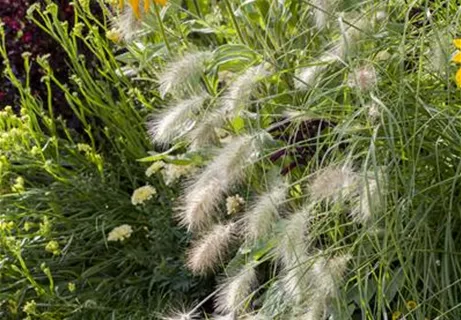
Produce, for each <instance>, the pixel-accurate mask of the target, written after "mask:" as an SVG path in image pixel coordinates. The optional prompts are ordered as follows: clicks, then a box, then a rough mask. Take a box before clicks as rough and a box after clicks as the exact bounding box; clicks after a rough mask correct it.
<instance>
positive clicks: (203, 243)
mask: <svg viewBox="0 0 461 320" xmlns="http://www.w3.org/2000/svg"><path fill="white" fill-rule="evenodd" d="M234 229H235V224H233V223H230V224H227V225H221V224H218V225H215V226H214V227H213V229H211V231H209V232H208V233H207V234H205V235H204V236H203V237H202V238H201V239H199V240H197V241H196V242H195V243H194V244H193V245H192V247H191V248H190V249H189V252H188V254H187V267H188V268H189V269H190V270H191V271H192V272H193V273H194V274H198V275H204V274H206V273H208V272H211V271H213V270H215V269H216V268H217V266H218V265H219V264H220V263H223V261H224V259H225V258H226V257H227V254H228V252H227V250H228V248H229V245H230V244H231V242H232V240H233V238H234V231H235V230H234Z"/></svg>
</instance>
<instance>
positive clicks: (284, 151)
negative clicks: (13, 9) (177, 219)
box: [0, 0, 461, 319]
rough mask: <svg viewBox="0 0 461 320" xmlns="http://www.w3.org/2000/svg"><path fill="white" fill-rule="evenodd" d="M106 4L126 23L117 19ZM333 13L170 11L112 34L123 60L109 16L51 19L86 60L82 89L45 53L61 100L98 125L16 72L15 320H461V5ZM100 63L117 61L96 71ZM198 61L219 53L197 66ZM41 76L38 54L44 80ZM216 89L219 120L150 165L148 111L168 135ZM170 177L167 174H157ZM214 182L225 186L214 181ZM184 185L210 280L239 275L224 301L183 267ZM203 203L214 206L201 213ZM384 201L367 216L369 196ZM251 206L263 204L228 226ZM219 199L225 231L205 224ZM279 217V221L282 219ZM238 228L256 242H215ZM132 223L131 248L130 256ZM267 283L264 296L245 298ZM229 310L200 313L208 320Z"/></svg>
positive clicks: (8, 144)
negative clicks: (178, 308)
mask: <svg viewBox="0 0 461 320" xmlns="http://www.w3.org/2000/svg"><path fill="white" fill-rule="evenodd" d="M325 3H329V2H328V1H327V2H325ZM100 4H101V7H102V9H103V10H104V13H105V15H106V17H107V18H108V19H109V17H111V16H112V14H113V13H112V11H111V10H109V8H108V7H106V5H105V4H104V3H103V2H102V1H101V2H100ZM331 4H333V1H332V2H331ZM322 5H323V4H322V1H298V0H285V1H276V0H255V1H251V0H250V1H244V2H242V1H237V0H224V1H213V0H209V1H208V0H207V1H202V0H190V1H189V0H187V1H171V2H170V3H169V4H168V5H167V6H166V7H160V6H153V7H152V10H151V12H150V13H148V14H145V15H144V16H143V19H142V23H139V21H138V22H137V23H136V24H135V26H133V29H134V30H132V31H133V32H134V36H132V35H131V36H132V37H131V38H130V39H128V37H127V38H125V39H122V38H123V37H118V36H117V34H118V33H121V34H123V32H122V31H125V30H117V29H112V30H111V32H112V34H111V35H112V36H114V37H111V38H113V39H115V40H118V41H116V43H115V44H111V43H110V40H109V39H107V38H106V32H107V31H108V29H109V28H108V23H109V21H98V20H97V19H96V18H95V17H94V16H92V14H91V12H89V11H88V10H87V9H85V8H81V7H80V6H78V5H76V8H77V16H76V23H75V25H74V26H73V27H72V28H71V27H70V26H68V25H67V24H63V23H61V22H60V21H59V19H58V17H57V13H56V7H55V6H54V5H49V6H48V7H47V8H46V9H41V10H38V8H35V9H33V10H31V15H32V16H33V19H34V21H35V23H37V24H38V25H40V26H41V27H42V28H43V29H44V30H45V31H47V32H48V33H49V34H50V36H51V37H53V38H54V39H56V41H57V42H59V43H60V44H61V45H62V46H63V48H64V49H65V50H66V53H67V55H68V57H69V65H70V67H71V68H72V70H73V72H74V73H75V74H74V75H73V76H72V77H71V79H70V82H69V83H68V84H63V83H60V82H59V81H58V80H57V79H56V78H54V77H53V70H51V69H50V68H49V67H48V65H47V62H46V59H45V58H41V59H37V62H36V63H39V64H40V65H41V66H42V68H43V70H44V78H43V80H44V81H45V83H47V82H53V83H55V84H56V85H57V86H58V87H59V88H61V90H63V91H64V92H65V96H66V99H67V101H68V103H69V106H70V107H71V108H72V110H73V112H74V114H75V115H76V117H77V118H78V120H79V122H80V124H81V128H82V130H81V132H74V131H71V130H69V129H68V126H67V125H66V123H65V121H64V120H60V119H58V117H56V116H54V114H55V110H53V106H52V103H51V101H44V102H42V101H38V100H37V99H36V98H35V97H34V96H33V95H32V93H31V92H29V91H28V90H27V79H26V81H25V82H21V81H20V80H19V79H16V78H15V76H14V72H12V70H11V69H8V66H7V69H6V70H7V76H8V77H9V78H10V80H11V81H12V82H13V83H14V84H15V85H16V87H18V89H19V92H20V94H21V101H22V105H21V107H22V108H21V112H22V114H23V115H24V116H25V118H24V119H19V118H18V117H16V116H14V115H12V114H11V112H10V111H6V113H2V120H1V121H3V122H2V130H3V131H4V132H5V133H6V132H8V134H3V135H2V137H1V139H2V140H0V146H2V150H7V151H6V152H3V151H2V152H3V154H2V158H1V163H0V164H1V167H0V177H1V180H0V182H1V184H0V190H1V191H2V193H1V194H2V195H1V197H0V204H1V205H2V209H3V208H5V210H4V212H5V214H4V217H3V218H2V219H3V220H2V222H1V224H0V229H1V232H2V233H1V235H2V236H1V241H2V246H1V248H2V252H1V254H2V260H1V261H2V264H1V269H0V275H1V276H2V280H3V279H6V280H5V283H6V286H5V289H2V291H1V295H2V296H1V298H2V301H3V304H2V308H3V309H2V310H5V311H4V314H5V315H8V316H10V315H13V318H14V317H16V313H17V314H21V316H25V315H24V314H23V313H24V312H26V313H29V315H30V316H31V317H32V316H36V317H42V318H43V319H54V318H60V317H61V316H64V317H68V318H75V319H79V318H82V317H84V318H85V319H86V318H88V319H91V318H94V319H99V318H101V317H108V316H112V317H113V318H121V319H145V318H155V317H158V312H159V311H161V310H162V309H164V306H165V304H171V305H172V306H174V305H175V303H177V302H179V301H182V300H184V301H186V302H190V301H191V300H194V299H200V298H203V297H204V296H205V295H207V294H208V293H209V294H210V296H208V299H210V298H213V299H215V300H216V303H215V307H217V308H213V310H214V311H220V313H223V314H224V313H227V315H230V316H239V317H240V316H248V317H251V316H259V315H261V316H264V317H267V318H270V319H290V318H301V317H305V318H306V319H310V318H308V317H309V316H313V314H314V315H315V316H317V317H316V318H315V319H317V318H318V319H322V317H323V316H324V315H329V316H332V317H334V318H335V319H336V318H337V319H349V318H353V319H362V318H363V319H376V318H380V317H387V318H389V319H397V318H398V317H399V315H398V312H400V313H401V315H404V316H405V318H406V319H424V317H428V318H448V319H458V318H459V315H460V314H461V313H460V311H459V303H458V301H459V300H460V299H459V298H460V297H459V296H460V295H461V286H460V283H459V277H460V273H461V267H460V261H459V252H460V246H459V243H460V241H459V232H458V231H457V230H458V229H459V226H460V224H461V219H460V218H459V217H460V216H459V210H458V207H459V206H460V203H459V200H458V198H459V196H458V194H459V193H460V191H461V190H460V186H459V183H458V177H459V171H460V170H459V168H460V165H459V156H458V154H459V146H458V142H457V141H459V138H460V137H459V132H460V131H461V123H460V122H459V115H458V113H459V106H460V105H461V100H460V96H459V91H458V89H457V88H456V86H455V84H454V82H453V80H452V74H453V73H454V69H453V68H452V66H451V65H450V63H449V57H450V53H451V51H452V50H454V48H452V47H451V46H450V39H451V38H452V36H453V35H456V34H457V33H458V29H459V25H458V24H457V23H456V21H457V20H456V17H457V16H458V15H459V13H458V8H457V6H456V4H455V3H448V2H440V1H430V2H429V1H427V2H421V3H420V2H418V1H417V2H414V3H412V4H408V3H405V2H401V1H389V2H386V3H383V2H382V1H368V2H362V1H337V6H336V7H334V6H333V7H331V8H328V10H325V8H319V7H318V6H322ZM124 10H129V8H128V7H127V8H125V9H124ZM322 10H323V11H322ZM319 13H322V14H325V15H324V16H321V15H319ZM118 18H119V17H115V19H118ZM107 35H109V33H107ZM82 46H84V47H86V48H88V49H89V50H90V51H91V52H92V53H93V54H94V55H95V56H96V57H97V61H98V62H97V64H96V65H91V66H90V65H88V64H87V63H86V62H85V59H84V58H83V57H82V56H80V55H79V52H80V48H81V47H82ZM114 50H115V52H118V53H119V54H118V55H115V54H114V53H113V52H114ZM197 52H211V54H209V55H208V54H204V55H203V57H205V58H204V59H203V61H202V60H200V63H197V64H194V62H195V61H194V59H192V60H187V59H188V58H189V59H190V54H191V53H197ZM2 53H3V58H4V59H7V57H5V54H4V51H2ZM203 57H202V58H203ZM184 59H185V60H184ZM181 61H182V62H183V63H181ZM184 61H186V62H188V63H189V64H188V63H185V64H184ZM29 63H30V60H29V59H28V57H27V56H25V65H26V69H27V66H28V64H29ZM175 66H176V69H175ZM178 66H180V67H178ZM188 67H190V68H191V69H189V68H188ZM168 72H170V77H169V78H168V77H166V76H165V74H167V73H168ZM171 74H173V75H174V76H171ZM197 75H198V76H197ZM188 76H190V77H188ZM167 80H168V81H170V83H166V84H167V85H166V86H164V87H165V88H169V89H168V90H166V89H165V90H163V91H164V92H159V90H158V86H157V84H156V82H158V83H159V85H160V87H162V85H163V84H165V82H167ZM172 82H174V86H173V85H171V84H172ZM178 83H179V85H177V84H178ZM160 91H162V90H160ZM202 92H206V93H207V94H208V95H209V98H207V99H206V102H205V103H204V104H203V107H202V108H201V109H200V110H198V111H197V112H189V113H187V112H186V114H187V116H188V117H186V118H187V121H185V122H184V123H180V124H179V126H178V127H179V128H173V126H172V127H171V128H169V129H171V130H173V129H174V130H176V131H175V132H174V133H175V135H173V136H174V139H172V141H170V142H171V145H170V146H168V147H167V148H164V147H165V146H164V145H162V146H157V147H156V152H153V153H151V154H150V155H148V153H149V152H148V150H149V145H148V141H147V137H146V134H145V120H146V116H147V114H148V113H150V112H152V113H153V118H154V119H156V120H155V121H162V119H163V117H165V115H166V114H168V112H170V111H172V110H174V108H175V106H177V105H178V104H179V103H178V101H183V100H182V99H186V101H187V98H189V97H191V96H194V95H197V94H200V93H202ZM161 97H164V98H161ZM186 111H187V110H186ZM194 111H195V110H194ZM162 112H163V113H162ZM223 115H225V116H223ZM5 119H6V120H5ZM322 124H328V125H324V126H322ZM157 125H158V124H156V123H155V122H154V123H153V125H152V126H153V128H152V130H151V131H152V132H151V133H152V135H153V136H154V140H155V135H156V134H158V132H156V129H158V126H157ZM175 125H176V124H175ZM13 128H17V130H12V129H13ZM167 129H168V128H167ZM198 129H200V130H198ZM176 133H177V134H176ZM236 137H237V138H236ZM238 137H240V138H241V140H239V139H238ZM255 137H257V138H255ZM229 140H231V143H230V144H229V143H228V141H229ZM232 141H237V142H239V143H236V144H235V146H238V148H235V150H232V148H229V147H228V146H233V144H232V143H233V142H232ZM248 141H250V142H254V143H248ZM198 142H200V143H198ZM260 142H262V143H260ZM254 147H258V148H259V149H257V150H253V149H251V148H254ZM248 148H250V149H248ZM165 150H166V151H165ZM251 151H255V152H251ZM239 152H241V153H239ZM242 154H243V155H244V156H241V155H242ZM239 155H240V157H239ZM138 160H140V161H138ZM149 162H153V167H151V168H152V171H155V172H156V173H155V174H153V175H152V176H151V177H149V178H146V177H145V176H144V169H146V168H144V167H143V166H144V165H145V164H146V163H149ZM195 167H203V170H201V171H199V173H198V174H197V175H193V174H191V171H193V172H196V171H197V170H195V169H196V168H195ZM338 168H341V169H342V170H339V169H338ZM173 172H174V173H173ZM338 172H339V173H338ZM160 173H162V174H163V175H164V176H165V179H163V178H161V175H160ZM327 173H328V174H329V175H330V176H327ZM226 174H229V175H227V176H226ZM324 174H325V175H324ZM184 175H186V176H190V177H191V178H192V179H191V180H192V183H191V186H190V187H189V188H186V191H185V196H184V197H183V200H182V203H180V205H179V207H180V210H182V211H181V213H180V215H182V220H183V222H184V224H186V225H188V227H189V228H190V229H191V231H192V237H193V241H194V242H193V244H192V249H191V250H190V251H189V255H188V266H189V267H190V268H191V269H192V271H197V273H202V271H203V270H208V269H209V270H215V271H217V272H216V274H213V273H211V274H212V276H213V277H214V276H216V278H217V279H218V281H219V282H222V284H223V285H222V286H220V287H219V288H218V289H219V290H218V292H212V290H211V289H210V288H208V287H207V285H208V283H207V282H208V280H209V279H206V280H203V281H198V280H202V279H201V278H196V279H197V281H196V282H198V284H197V283H195V282H194V281H192V282H191V279H190V278H189V277H188V275H187V272H186V271H185V270H184V269H183V268H182V264H183V261H182V259H181V257H182V251H183V249H184V246H183V244H184V243H185V240H186V236H185V235H184V234H183V233H182V231H181V230H180V229H179V228H177V227H176V226H175V223H174V222H173V220H172V219H171V216H170V214H171V208H172V207H174V206H178V203H177V201H178V200H177V199H175V198H176V195H177V192H176V190H175V189H176V187H175V185H174V184H173V181H174V180H175V179H177V178H178V177H181V176H184ZM322 175H324V176H322ZM168 176H170V177H168ZM338 176H339V178H338ZM21 177H22V178H21ZM332 177H333V178H334V179H339V180H340V181H339V182H337V180H334V179H333V178H332ZM322 179H323V180H322ZM348 179H351V180H348ZM278 180H283V181H284V182H285V183H286V187H283V186H282V187H280V189H282V190H285V189H283V188H286V195H285V198H284V199H283V201H279V203H275V213H274V214H273V215H272V216H271V215H268V218H267V217H266V218H267V219H268V220H269V223H267V225H268V226H269V227H268V228H267V230H264V232H260V234H259V235H257V236H254V237H253V236H252V235H251V229H249V228H248V221H249V215H250V214H252V211H254V210H256V209H254V208H259V207H258V206H257V205H258V201H262V200H264V199H266V200H267V199H269V200H271V199H272V198H273V194H271V193H272V192H274V193H277V192H279V191H278V190H275V191H274V190H273V188H274V186H277V184H276V183H274V181H278ZM332 180H333V181H332ZM344 180H345V181H344ZM319 181H320V182H319ZM325 181H326V182H325ZM350 181H353V182H350ZM357 181H360V182H357ZM146 182H148V183H149V184H150V185H152V186H155V187H156V189H157V195H156V196H155V199H152V200H149V201H148V202H146V204H145V205H141V206H133V205H132V204H131V203H130V196H131V194H132V192H133V190H135V189H137V188H138V187H140V186H142V185H145V184H146ZM345 185H346V186H345ZM351 185H352V187H353V191H352V192H350V190H346V189H347V187H350V186H351ZM322 186H323V188H321V187H322ZM372 186H373V188H372ZM200 188H204V189H203V190H205V191H206V192H202V193H200V192H196V195H193V196H190V194H191V193H192V192H195V191H200ZM360 188H361V189H360ZM371 193H373V198H372V199H373V201H375V203H374V204H373V205H372V206H370V208H369V209H370V212H371V213H370V212H369V213H367V215H366V214H364V213H363V211H362V210H363V207H362V206H363V203H362V201H363V199H364V198H363V197H365V199H368V198H367V197H368V196H370V195H369V194H371ZM216 194H217V195H216ZM234 194H239V195H240V196H241V197H243V198H245V200H246V204H245V205H242V204H240V205H242V206H243V208H241V210H235V211H232V212H234V213H233V214H227V215H226V214H223V212H225V210H226V209H228V208H226V206H227V205H229V203H226V206H225V205H224V203H225V202H226V199H225V198H226V197H227V196H230V195H234ZM188 195H189V197H188ZM279 196H280V195H279ZM184 199H186V200H187V199H189V200H194V201H189V203H188V202H187V201H186V202H185V200H184ZM277 199H278V198H277ZM172 200H173V201H172ZM227 200H229V199H227ZM206 201H208V202H207V204H208V207H206V206H202V207H203V208H205V207H206V208H208V209H207V210H208V211H207V212H205V213H206V214H205V215H203V216H204V217H205V219H209V221H206V222H207V223H203V224H200V223H198V224H197V225H193V224H190V223H189V224H188V222H187V221H189V220H191V219H193V218H196V216H194V214H195V213H197V212H198V210H202V209H200V208H202V207H201V206H200V205H197V203H198V204H203V203H202V202H206ZM366 201H369V200H366ZM210 203H211V204H210ZM267 203H269V205H268V206H266V207H264V206H263V205H261V208H263V209H264V210H268V211H269V213H273V211H274V210H273V209H272V208H273V206H271V205H273V204H272V203H271V202H270V201H266V203H263V204H267ZM188 206H189V209H190V210H189V209H187V208H188ZM194 206H195V207H194ZM185 208H186V209H187V210H189V211H187V210H186V209H185ZM197 208H199V209H197ZM210 208H211V209H210ZM268 208H269V209H268ZM271 210H272V211H271ZM203 216H202V218H203ZM274 217H275V218H274ZM271 219H272V220H271ZM216 223H220V224H226V225H227V226H229V228H221V229H218V230H233V231H234V232H235V236H236V237H235V238H236V239H237V240H235V238H234V237H231V236H229V237H227V236H226V235H223V234H216V233H214V234H213V233H209V232H208V231H210V230H209V229H205V230H203V229H201V228H200V227H203V226H206V227H209V228H213V226H214V225H215V224H216ZM124 224H128V225H130V226H131V227H132V230H133V233H132V234H131V236H130V237H129V238H128V239H125V240H123V241H120V242H111V241H108V234H109V232H110V231H112V230H113V229H114V228H115V227H118V226H121V225H124ZM196 226H199V227H198V228H196ZM144 227H147V230H146V229H145V228H144ZM234 227H235V229H236V230H234V229H233V228H234ZM26 229H27V230H26ZM196 229H197V230H196ZM266 231H267V232H266ZM210 235H213V237H210ZM210 239H211V240H222V241H229V242H230V243H227V242H226V243H223V244H221V243H216V241H214V242H213V241H210ZM231 240H235V241H234V242H231ZM178 243H179V244H180V245H179V246H178ZM207 245H209V246H207ZM201 246H203V247H201ZM197 248H205V249H208V248H209V249H216V248H218V249H219V250H223V251H222V252H221V251H219V252H213V251H212V250H197ZM223 248H224V249H226V248H228V249H229V250H227V251H228V252H224V249H223ZM194 254H197V255H198V256H195V257H194V256H193V255H194ZM290 254H291V258H293V256H295V258H293V259H291V260H290V259H288V258H286V256H288V255H290ZM166 257H169V258H166ZM348 257H350V259H348ZM192 260H193V261H192ZM213 263H214V264H213ZM207 264H213V265H211V266H209V265H207ZM197 266H198V267H197ZM194 268H196V270H194ZM248 269H251V270H254V271H255V274H256V278H257V282H258V285H256V286H254V283H253V280H255V279H250V280H251V281H247V283H245V284H243V283H241V282H238V281H240V280H241V279H245V277H246V276H247V274H246V273H245V271H246V270H248ZM240 276H242V278H241V277H240ZM316 277H317V278H318V279H320V280H318V279H316ZM322 281H323V283H322ZM69 283H71V284H69ZM236 283H237V285H234V284H236ZM248 283H250V284H251V285H248ZM202 286H203V287H202ZM229 288H231V289H233V291H232V290H230V289H229ZM248 288H250V289H251V290H248ZM240 289H241V290H242V291H244V292H243V293H240V292H239V290H240ZM244 289H245V290H244ZM226 290H227V291H226ZM223 292H224V293H223ZM184 294H185V295H186V296H185V295H184ZM235 297H237V298H235ZM232 299H233V300H232ZM231 300H232V301H233V304H232V303H230V302H229V301H231ZM234 300H235V301H234ZM32 301H34V302H32ZM232 301H231V302H232ZM207 302H208V300H204V301H202V302H201V303H199V304H198V305H197V306H196V307H195V308H194V309H193V311H194V312H200V313H202V314H203V315H204V317H207V316H208V315H209V314H210V313H211V312H212V310H211V308H210V306H209V305H208V304H207ZM228 304H232V308H230V307H228ZM236 304H237V305H236ZM24 308H25V309H24ZM317 308H319V309H317ZM319 310H320V311H319ZM22 311H24V312H22ZM315 313H317V314H315ZM146 314H147V315H146ZM53 317H54V318H53Z"/></svg>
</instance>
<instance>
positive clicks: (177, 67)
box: [158, 51, 213, 98]
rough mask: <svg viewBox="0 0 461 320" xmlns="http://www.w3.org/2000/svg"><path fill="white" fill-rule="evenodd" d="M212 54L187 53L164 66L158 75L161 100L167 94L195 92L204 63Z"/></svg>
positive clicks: (205, 52)
mask: <svg viewBox="0 0 461 320" xmlns="http://www.w3.org/2000/svg"><path fill="white" fill-rule="evenodd" d="M212 56H213V54H212V53H211V52H208V51H203V52H192V53H187V54H185V55H184V56H183V57H181V58H180V59H178V60H175V61H172V62H170V63H168V64H167V65H166V66H165V69H164V70H163V72H162V73H161V74H160V75H159V79H158V82H159V91H160V95H161V97H162V98H164V97H165V96H166V94H167V93H171V92H173V91H174V92H176V93H181V92H190V91H192V92H196V91H197V87H199V79H200V76H201V75H202V74H203V72H204V71H205V65H206V62H207V61H208V60H209V59H211V57H212Z"/></svg>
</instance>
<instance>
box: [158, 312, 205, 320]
mask: <svg viewBox="0 0 461 320" xmlns="http://www.w3.org/2000/svg"><path fill="white" fill-rule="evenodd" d="M161 319H162V320H198V319H200V317H199V315H198V313H197V312H194V311H191V312H181V311H173V312H172V313H171V315H169V316H166V317H161Z"/></svg>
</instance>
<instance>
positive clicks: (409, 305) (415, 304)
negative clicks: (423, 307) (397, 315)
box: [406, 300, 418, 310]
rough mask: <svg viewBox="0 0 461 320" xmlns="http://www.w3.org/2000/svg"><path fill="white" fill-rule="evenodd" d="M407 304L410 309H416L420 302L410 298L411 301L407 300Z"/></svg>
mask: <svg viewBox="0 0 461 320" xmlns="http://www.w3.org/2000/svg"><path fill="white" fill-rule="evenodd" d="M406 306H407V309H408V310H413V309H416V307H417V306H418V304H417V303H416V301H413V300H409V301H407V302H406Z"/></svg>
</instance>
